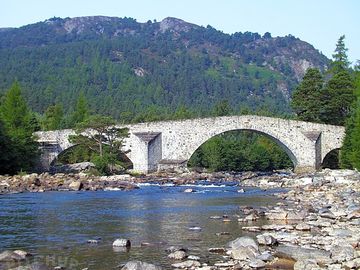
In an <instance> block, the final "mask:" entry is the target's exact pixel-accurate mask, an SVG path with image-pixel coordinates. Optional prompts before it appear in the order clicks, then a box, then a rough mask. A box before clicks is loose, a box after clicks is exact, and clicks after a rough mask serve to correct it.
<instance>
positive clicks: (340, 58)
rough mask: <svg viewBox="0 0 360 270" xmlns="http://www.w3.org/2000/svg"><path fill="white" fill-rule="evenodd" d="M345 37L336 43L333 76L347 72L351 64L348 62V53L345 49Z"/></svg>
mask: <svg viewBox="0 0 360 270" xmlns="http://www.w3.org/2000/svg"><path fill="white" fill-rule="evenodd" d="M344 40H345V35H342V36H341V37H340V38H339V40H338V42H337V43H336V48H335V52H334V54H333V55H332V56H333V58H334V61H333V63H332V67H331V72H332V73H333V74H336V73H339V72H342V71H345V70H347V69H348V68H349V65H350V62H349V60H348V56H347V51H348V49H347V48H346V47H345V41H344Z"/></svg>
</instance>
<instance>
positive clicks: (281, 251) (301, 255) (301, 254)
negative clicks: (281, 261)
mask: <svg viewBox="0 0 360 270" xmlns="http://www.w3.org/2000/svg"><path fill="white" fill-rule="evenodd" d="M275 256H277V257H282V258H291V259H294V260H295V261H299V260H309V259H313V260H315V261H316V262H317V263H329V262H331V259H330V252H328V251H325V250H320V249H310V248H303V247H298V246H289V245H281V246H279V247H277V248H276V253H275Z"/></svg>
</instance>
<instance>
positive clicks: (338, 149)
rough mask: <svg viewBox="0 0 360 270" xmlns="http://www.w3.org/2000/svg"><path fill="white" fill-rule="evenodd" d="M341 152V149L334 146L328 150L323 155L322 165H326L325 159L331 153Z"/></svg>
mask: <svg viewBox="0 0 360 270" xmlns="http://www.w3.org/2000/svg"><path fill="white" fill-rule="evenodd" d="M340 150H341V148H340V147H337V146H334V147H332V148H327V149H326V151H324V152H323V153H322V159H321V164H322V163H324V161H325V158H327V157H328V155H329V154H330V153H332V152H333V151H340Z"/></svg>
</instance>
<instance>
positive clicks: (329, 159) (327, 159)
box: [321, 148, 341, 169]
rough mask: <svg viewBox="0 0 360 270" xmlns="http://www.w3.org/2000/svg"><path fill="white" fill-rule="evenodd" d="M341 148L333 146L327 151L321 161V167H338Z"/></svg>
mask: <svg viewBox="0 0 360 270" xmlns="http://www.w3.org/2000/svg"><path fill="white" fill-rule="evenodd" d="M340 150H341V148H334V149H332V150H330V151H328V152H327V154H326V155H325V156H324V157H323V159H322V161H321V167H322V168H330V169H339V158H340Z"/></svg>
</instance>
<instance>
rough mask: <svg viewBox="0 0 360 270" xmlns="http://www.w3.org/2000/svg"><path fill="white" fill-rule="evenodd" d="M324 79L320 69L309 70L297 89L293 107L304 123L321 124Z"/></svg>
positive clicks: (293, 98) (293, 97) (292, 103)
mask: <svg viewBox="0 0 360 270" xmlns="http://www.w3.org/2000/svg"><path fill="white" fill-rule="evenodd" d="M323 83H324V82H323V78H322V75H321V73H320V71H319V70H318V69H315V68H309V69H308V70H307V71H306V73H305V76H304V78H303V80H302V81H301V83H300V84H299V85H298V87H296V89H295V91H294V93H293V96H292V101H291V107H292V108H293V110H294V112H295V113H296V115H297V118H298V119H299V120H302V121H310V122H321V120H320V119H321V113H322V103H323V93H322V91H323Z"/></svg>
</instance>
